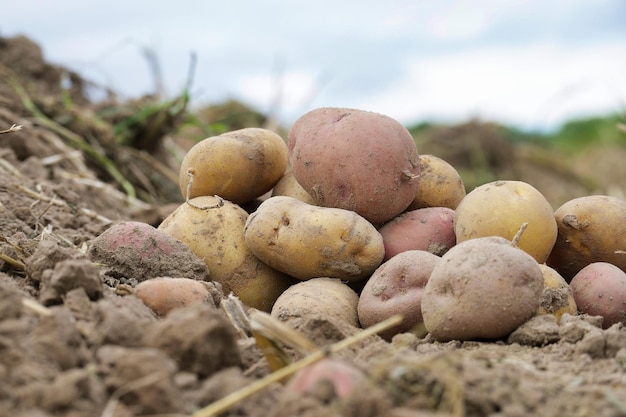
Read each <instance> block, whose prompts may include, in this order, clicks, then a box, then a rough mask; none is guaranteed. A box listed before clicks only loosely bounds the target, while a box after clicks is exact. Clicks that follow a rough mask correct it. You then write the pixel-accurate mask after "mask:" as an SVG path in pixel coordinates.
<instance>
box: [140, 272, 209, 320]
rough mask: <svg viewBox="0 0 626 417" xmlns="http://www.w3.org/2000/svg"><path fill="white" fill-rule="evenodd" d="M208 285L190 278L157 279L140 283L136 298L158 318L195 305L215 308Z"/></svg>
mask: <svg viewBox="0 0 626 417" xmlns="http://www.w3.org/2000/svg"><path fill="white" fill-rule="evenodd" d="M207 284H208V283H206V282H203V281H196V280H193V279H189V278H173V277H157V278H153V279H149V280H146V281H143V282H140V283H139V284H138V285H137V286H136V287H135V296H137V298H139V299H140V300H141V301H142V302H143V303H144V304H145V305H147V306H148V307H150V309H151V310H152V311H154V313H155V314H156V315H157V316H159V317H164V316H166V315H167V314H168V313H169V312H170V311H172V310H174V309H175V308H181V307H185V306H188V305H190V304H193V303H204V304H208V305H210V306H213V307H215V302H214V301H213V295H212V294H211V292H210V291H209V289H208V288H207V286H206V285H207Z"/></svg>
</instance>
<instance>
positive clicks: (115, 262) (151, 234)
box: [88, 221, 209, 282]
mask: <svg viewBox="0 0 626 417" xmlns="http://www.w3.org/2000/svg"><path fill="white" fill-rule="evenodd" d="M88 246H89V248H88V255H89V258H90V259H91V260H92V261H94V262H96V263H98V264H101V265H103V269H104V273H105V274H106V275H108V276H110V277H113V278H117V279H132V280H135V281H137V282H141V281H144V280H146V279H150V278H156V277H160V276H177V277H184V278H192V279H197V280H208V279H209V270H208V269H207V266H206V264H205V263H204V262H203V261H202V259H199V258H198V257H197V256H196V255H195V254H194V252H193V251H192V250H191V248H190V247H189V246H187V245H186V244H185V243H184V242H181V241H180V240H178V239H176V238H175V237H174V236H171V235H170V234H168V233H165V232H163V231H162V230H159V229H157V228H155V227H153V226H151V225H149V224H147V223H143V222H136V221H130V222H121V223H117V224H114V225H113V226H111V227H109V228H108V229H107V230H105V231H104V232H103V233H102V234H100V235H99V236H97V237H95V238H94V239H92V240H91V241H90V242H89V245H88Z"/></svg>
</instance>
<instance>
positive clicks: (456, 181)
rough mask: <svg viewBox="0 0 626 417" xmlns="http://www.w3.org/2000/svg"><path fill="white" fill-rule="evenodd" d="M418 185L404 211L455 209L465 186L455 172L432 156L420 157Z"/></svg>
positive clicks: (462, 195)
mask: <svg viewBox="0 0 626 417" xmlns="http://www.w3.org/2000/svg"><path fill="white" fill-rule="evenodd" d="M419 160H420V167H421V168H420V185H419V188H418V189H417V193H416V194H415V199H414V200H413V202H412V203H411V204H410V205H409V207H408V208H407V210H406V211H411V210H417V209H420V208H426V207H448V208H450V209H452V210H454V209H456V207H457V206H458V205H459V203H460V202H461V200H463V197H465V185H464V184H463V180H462V179H461V176H460V175H459V173H458V172H457V170H456V169H455V168H454V167H453V166H452V165H450V164H449V163H447V162H446V161H444V160H443V159H441V158H439V157H436V156H434V155H420V156H419Z"/></svg>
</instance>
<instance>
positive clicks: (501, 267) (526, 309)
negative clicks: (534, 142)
mask: <svg viewBox="0 0 626 417" xmlns="http://www.w3.org/2000/svg"><path fill="white" fill-rule="evenodd" d="M542 291H543V275H542V273H541V269H540V268H539V264H537V262H536V261H535V260H534V259H533V258H532V257H531V256H530V255H529V254H527V253H526V252H524V251H522V250H521V249H518V248H516V247H514V246H513V245H512V244H511V242H509V241H508V240H506V239H504V238H502V237H499V236H491V237H483V238H476V239H471V240H467V241H465V242H461V243H457V244H456V246H454V247H453V248H452V249H450V250H449V251H448V252H447V253H446V254H445V255H443V256H442V257H441V261H440V262H439V263H438V264H437V265H436V266H435V268H434V269H433V272H432V274H431V275H430V279H429V280H428V282H427V283H426V287H425V288H424V294H423V296H422V315H423V318H424V325H425V326H426V330H428V331H429V332H430V334H431V336H432V337H433V338H434V339H435V340H438V341H449V340H476V339H500V338H503V337H506V336H507V335H508V334H509V333H511V332H512V331H513V330H515V329H516V328H517V327H519V326H520V325H521V324H523V323H524V322H526V321H527V320H528V319H530V318H531V317H533V316H534V315H535V313H536V312H537V308H539V302H540V299H541V294H542Z"/></svg>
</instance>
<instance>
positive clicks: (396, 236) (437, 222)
mask: <svg viewBox="0 0 626 417" xmlns="http://www.w3.org/2000/svg"><path fill="white" fill-rule="evenodd" d="M453 220H454V210H452V209H449V208H447V207H426V208H422V209H417V210H413V211H407V212H404V213H402V214H400V215H399V216H397V217H396V218H394V219H392V220H391V221H389V222H387V223H385V224H384V225H383V226H382V227H380V228H379V229H378V231H379V232H380V234H381V235H382V237H383V243H384V245H385V258H384V259H383V261H386V260H388V259H389V258H391V257H393V256H395V255H397V254H398V253H400V252H404V251H406V250H424V251H427V252H430V253H432V254H435V255H437V256H441V255H443V254H444V253H446V252H447V251H448V249H450V248H451V247H452V246H454V245H455V244H456V235H455V234H454V223H453Z"/></svg>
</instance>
